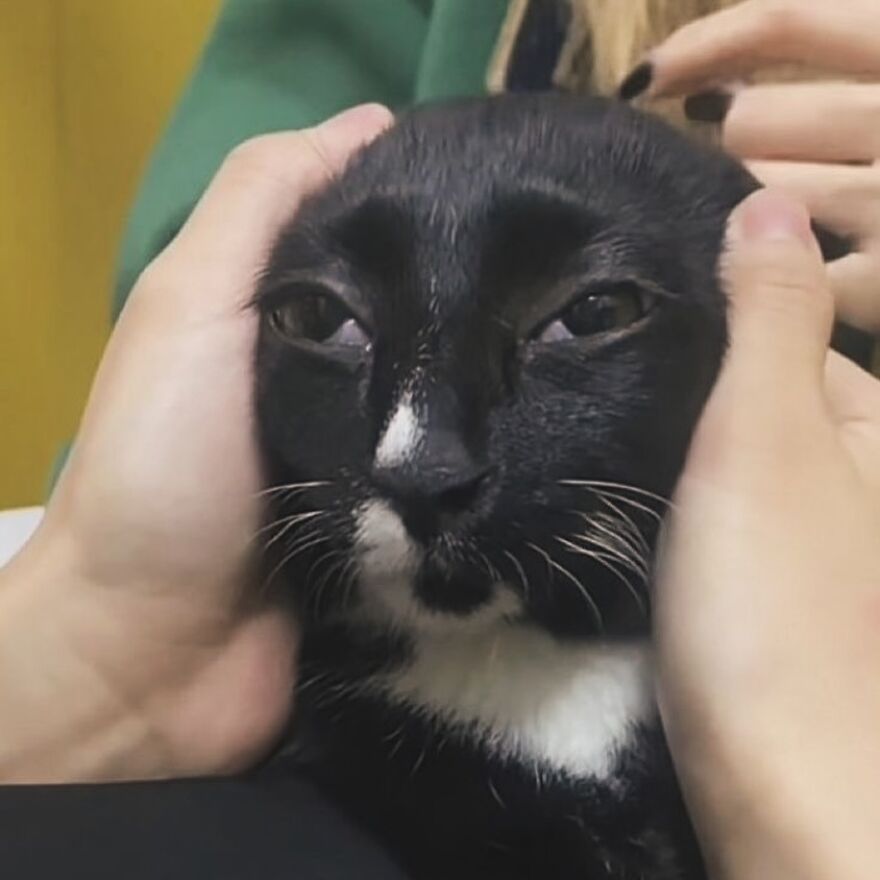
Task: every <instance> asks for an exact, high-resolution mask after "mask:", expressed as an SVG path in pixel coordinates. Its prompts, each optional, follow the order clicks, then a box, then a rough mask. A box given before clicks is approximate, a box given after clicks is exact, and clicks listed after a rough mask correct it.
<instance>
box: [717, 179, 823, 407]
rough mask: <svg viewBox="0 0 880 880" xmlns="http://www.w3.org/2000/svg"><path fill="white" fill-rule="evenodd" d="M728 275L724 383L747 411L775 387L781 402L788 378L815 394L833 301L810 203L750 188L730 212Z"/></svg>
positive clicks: (790, 386)
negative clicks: (807, 207)
mask: <svg viewBox="0 0 880 880" xmlns="http://www.w3.org/2000/svg"><path fill="white" fill-rule="evenodd" d="M722 278H723V281H724V284H725V287H726V290H727V292H728V296H729V299H730V308H729V330H730V349H729V351H728V357H727V360H726V362H725V366H724V370H723V373H722V377H721V379H720V380H719V386H720V385H721V384H722V383H723V384H724V385H726V387H727V392H728V393H733V394H735V395H736V396H738V397H740V398H743V400H742V407H741V408H740V409H739V412H740V413H741V414H742V413H748V412H749V411H750V410H754V409H756V407H755V404H756V402H757V401H759V400H767V399H768V394H769V395H770V400H772V402H773V407H774V408H775V407H777V406H778V392H779V391H780V388H779V384H780V383H782V382H783V381H784V384H785V389H784V390H785V394H786V395H787V396H789V397H792V398H793V397H795V396H797V392H798V391H807V392H808V393H809V395H810V396H811V397H812V398H814V399H815V398H816V397H817V396H818V395H819V394H821V383H822V372H823V369H824V364H825V353H826V351H827V347H828V342H829V339H830V336H831V327H832V323H833V301H832V298H831V294H830V291H829V289H828V283H827V279H826V277H825V271H824V266H823V264H822V257H821V254H820V252H819V247H818V244H817V243H816V240H815V238H814V237H813V234H812V231H811V229H810V219H809V215H808V214H807V212H806V210H805V209H804V207H803V206H802V205H800V204H799V203H797V202H794V201H792V200H791V199H789V198H787V197H786V196H784V195H782V194H779V193H775V192H773V191H771V190H760V191H758V192H757V193H754V194H752V195H751V196H749V198H747V199H746V200H745V201H744V202H743V203H742V204H741V205H740V206H739V207H738V208H737V209H736V210H735V211H734V212H733V214H732V216H731V219H730V223H729V227H728V238H727V250H726V252H725V254H724V258H723V262H722ZM774 383H776V387H774ZM736 409H737V407H735V406H734V407H733V410H736ZM759 409H761V410H762V411H763V410H764V409H765V408H763V407H762V408H759Z"/></svg>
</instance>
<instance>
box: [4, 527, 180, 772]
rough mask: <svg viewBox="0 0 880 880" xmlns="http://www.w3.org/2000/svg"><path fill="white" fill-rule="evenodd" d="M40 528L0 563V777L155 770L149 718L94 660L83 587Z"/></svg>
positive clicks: (156, 746)
mask: <svg viewBox="0 0 880 880" xmlns="http://www.w3.org/2000/svg"><path fill="white" fill-rule="evenodd" d="M69 550H70V548H69V547H67V546H65V542H64V540H47V539H46V538H45V537H44V536H43V535H41V534H40V533H39V531H38V534H37V535H35V536H34V538H32V540H31V542H30V544H29V545H28V546H26V547H25V548H24V550H23V551H22V552H21V553H20V554H19V555H18V556H17V557H16V558H14V559H13V560H12V561H11V562H10V563H9V564H8V565H7V566H5V567H4V568H3V569H0V782H2V783H16V782H19V783H25V782H73V781H97V780H110V779H118V778H124V777H129V778H131V777H150V776H156V775H162V773H163V767H164V766H165V765H166V763H167V757H166V755H165V754H164V752H165V750H164V747H163V745H162V738H161V736H159V734H158V732H157V727H156V725H155V724H154V723H153V722H151V720H150V719H149V718H148V716H147V714H146V713H145V712H143V711H141V710H140V709H139V707H138V706H137V705H136V703H135V704H133V703H132V702H131V700H132V698H133V695H132V694H129V693H125V692H121V691H119V690H118V689H117V688H115V687H114V685H113V684H112V683H111V682H110V681H109V680H108V678H107V677H106V674H105V670H104V669H103V668H102V666H101V665H100V664H99V663H98V662H97V661H96V657H95V654H94V653H93V649H94V647H95V645H94V644H89V642H90V641H92V640H94V639H95V638H97V637H99V635H100V632H99V631H100V629H101V622H100V621H99V620H97V619H94V616H93V610H92V609H93V606H92V603H91V601H90V599H91V597H90V595H89V591H88V585H87V584H86V583H85V582H84V581H83V579H82V577H81V575H79V574H78V573H77V570H76V566H75V565H74V564H72V562H73V557H72V554H71V553H70V552H69Z"/></svg>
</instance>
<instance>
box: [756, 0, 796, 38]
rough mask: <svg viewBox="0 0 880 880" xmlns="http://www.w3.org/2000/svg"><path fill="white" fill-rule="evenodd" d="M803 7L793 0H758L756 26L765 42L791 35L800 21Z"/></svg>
mask: <svg viewBox="0 0 880 880" xmlns="http://www.w3.org/2000/svg"><path fill="white" fill-rule="evenodd" d="M801 14H802V7H801V6H799V5H798V4H797V3H795V2H792V0H758V2H757V3H756V6H755V26H756V30H757V32H758V34H759V35H760V37H761V38H762V39H763V40H764V41H765V42H774V43H776V42H781V41H784V40H785V39H786V38H788V37H789V36H791V34H792V32H793V31H794V30H795V28H797V26H798V25H799V23H800V20H801V18H800V17H801Z"/></svg>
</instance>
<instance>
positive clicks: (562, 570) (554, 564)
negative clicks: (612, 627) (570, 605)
mask: <svg viewBox="0 0 880 880" xmlns="http://www.w3.org/2000/svg"><path fill="white" fill-rule="evenodd" d="M526 547H528V548H530V549H531V550H533V551H534V552H535V553H537V554H538V555H539V556H541V557H542V558H543V559H544V561H545V562H546V563H547V565H548V567H549V568H550V569H551V570H552V571H558V572H559V573H560V574H561V575H563V576H564V577H566V578H567V579H568V580H569V581H570V582H571V583H573V584H574V585H575V586H576V587H577V588H578V591H579V592H580V594H581V595H582V596H583V597H584V599H586V600H587V604H588V605H589V606H590V609H591V610H592V612H593V615H594V617H595V618H596V625H597V626H598V627H599V631H600V632H605V621H604V620H603V618H602V612H601V611H600V610H599V606H598V605H597V604H596V600H595V599H594V598H593V597H592V596H591V595H590V591H589V590H588V589H587V588H586V587H585V586H584V585H583V584H582V583H581V582H580V581H579V580H578V579H577V578H576V577H575V576H574V575H573V574H572V573H571V572H570V571H569V570H568V569H567V568H566V567H565V566H564V565H560V563H558V562H557V561H556V560H555V559H553V557H552V556H551V555H550V554H549V553H548V552H547V551H546V550H543V549H542V548H541V547H539V546H538V545H537V544H533V543H532V542H531V541H527V542H526Z"/></svg>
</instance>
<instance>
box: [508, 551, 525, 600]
mask: <svg viewBox="0 0 880 880" xmlns="http://www.w3.org/2000/svg"><path fill="white" fill-rule="evenodd" d="M504 555H505V556H506V557H507V558H508V559H509V560H510V561H511V562H512V563H513V567H514V568H515V569H516V572H517V574H518V575H519V579H520V582H521V583H522V586H523V595H524V596H525V598H526V599H528V598H529V579H528V578H527V577H526V572H525V569H524V568H523V567H522V563H521V562H520V561H519V559H517V558H516V556H515V555H514V554H513V553H511V552H510V551H509V550H505V551H504Z"/></svg>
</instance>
